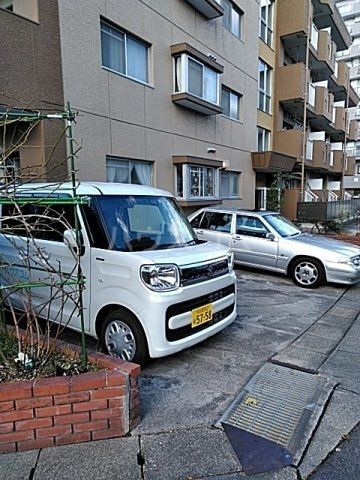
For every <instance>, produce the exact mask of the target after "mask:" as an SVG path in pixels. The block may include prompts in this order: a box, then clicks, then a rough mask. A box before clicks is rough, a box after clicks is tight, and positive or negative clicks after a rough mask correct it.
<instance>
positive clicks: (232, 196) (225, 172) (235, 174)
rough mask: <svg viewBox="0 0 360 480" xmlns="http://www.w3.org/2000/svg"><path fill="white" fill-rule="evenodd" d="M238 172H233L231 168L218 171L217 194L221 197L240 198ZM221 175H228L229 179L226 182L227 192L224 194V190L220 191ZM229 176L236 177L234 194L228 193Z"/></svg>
mask: <svg viewBox="0 0 360 480" xmlns="http://www.w3.org/2000/svg"><path fill="white" fill-rule="evenodd" d="M240 175H241V173H240V172H234V171H231V170H221V171H220V178H219V195H220V197H221V198H240ZM223 176H228V179H229V184H228V192H229V193H228V194H227V195H224V192H223V191H222V188H221V186H222V177H223ZM230 177H236V178H235V185H236V194H235V195H230Z"/></svg>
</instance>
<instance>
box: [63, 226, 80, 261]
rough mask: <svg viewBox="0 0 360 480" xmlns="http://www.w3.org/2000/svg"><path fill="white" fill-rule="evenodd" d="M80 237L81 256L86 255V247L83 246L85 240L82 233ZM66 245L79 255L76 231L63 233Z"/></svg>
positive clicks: (70, 229)
mask: <svg viewBox="0 0 360 480" xmlns="http://www.w3.org/2000/svg"><path fill="white" fill-rule="evenodd" d="M79 235H80V244H81V245H80V256H82V255H84V253H85V247H84V245H83V238H82V235H81V232H79ZM63 241H64V244H65V245H66V246H67V247H69V248H70V249H71V250H73V252H74V253H75V254H77V243H76V231H75V230H74V229H73V228H68V229H67V230H65V231H64V233H63Z"/></svg>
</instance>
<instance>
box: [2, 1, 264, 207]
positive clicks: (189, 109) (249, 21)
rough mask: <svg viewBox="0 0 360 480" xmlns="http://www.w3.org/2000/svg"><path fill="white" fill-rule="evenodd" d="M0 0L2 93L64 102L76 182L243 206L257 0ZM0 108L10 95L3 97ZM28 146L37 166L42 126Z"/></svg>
mask: <svg viewBox="0 0 360 480" xmlns="http://www.w3.org/2000/svg"><path fill="white" fill-rule="evenodd" d="M30 3H31V6H32V8H30V7H29V4H30ZM25 4H27V10H24V8H25ZM49 4H51V8H49ZM0 6H1V7H2V10H0V16H1V17H0V20H1V25H2V29H1V33H0V35H1V43H2V45H5V48H4V47H3V48H2V53H0V55H1V57H5V56H6V58H7V63H6V69H7V70H9V71H11V72H12V73H13V75H12V76H11V78H10V77H9V76H8V75H7V74H5V73H4V71H3V74H0V85H1V87H2V86H3V85H7V83H9V79H10V82H11V88H10V90H11V93H10V96H11V97H12V98H19V97H21V96H24V97H25V98H23V99H21V100H22V104H21V105H19V104H18V103H17V102H12V103H11V106H12V107H17V108H19V106H20V107H21V108H25V107H27V108H40V107H41V106H42V107H46V108H49V104H51V105H52V106H53V107H54V106H56V105H57V106H59V108H61V107H62V106H63V105H66V103H67V102H70V103H71V106H72V108H73V109H74V110H76V111H77V112H78V116H77V119H76V124H75V125H74V128H73V131H74V136H75V139H76V141H77V142H78V144H79V145H80V144H81V149H80V150H79V152H78V160H77V169H78V177H79V178H80V179H82V180H94V181H109V182H131V183H142V184H148V185H153V186H156V187H160V188H164V189H166V190H170V191H171V192H173V193H175V195H176V196H177V198H178V200H179V201H180V204H181V205H182V206H183V207H184V208H185V209H186V211H191V210H194V209H196V208H198V207H199V206H201V205H203V204H207V205H209V204H221V203H223V204H226V205H233V206H239V207H248V208H251V207H253V206H254V195H255V194H254V192H255V172H254V170H253V168H252V161H251V152H252V151H254V150H255V149H256V124H257V121H256V111H257V109H256V98H257V75H258V60H257V59H258V41H257V38H258V36H257V29H258V15H259V2H258V0H163V1H159V0H119V1H116V2H115V1H111V0H94V1H91V2H89V1H86V0H78V1H76V2H74V1H72V0H62V1H59V2H48V1H46V0H30V2H27V1H24V0H12V1H11V0H0ZM21 8H23V9H21ZM3 25H4V26H5V28H3ZM14 36H15V38H16V39H17V41H16V42H14ZM4 42H5V43H4ZM19 43H20V44H21V45H24V50H23V51H22V49H21V48H19ZM15 45H16V46H15ZM31 50H32V52H31ZM9 51H10V52H11V55H10V56H9V54H8V52H9ZM1 61H3V58H1ZM34 63H35V67H34V69H33V70H31V71H28V70H29V69H31V68H33V65H34ZM26 77H31V81H29V82H27V80H26ZM24 84H26V86H25V87H24ZM7 86H8V85H7ZM1 87H0V92H1V90H2V88H1ZM30 99H36V101H33V102H31V101H30ZM38 100H40V102H38ZM0 104H3V105H5V106H6V105H9V104H10V103H9V102H8V101H7V99H6V97H4V96H2V97H1V98H0ZM3 108H4V107H3ZM43 123H44V125H45V122H43ZM51 125H52V124H51ZM42 128H43V129H46V128H48V127H47V126H43V127H42ZM34 135H35V134H34ZM34 142H35V143H34ZM34 142H33V146H34V147H35V146H36V148H42V149H43V156H42V159H43V162H44V164H46V148H47V147H46V145H49V144H53V143H54V138H51V137H49V136H46V132H43V134H42V135H39V134H38V135H37V136H35V138H34ZM36 142H38V143H36ZM30 151H33V152H34V151H35V150H31V149H30ZM57 158H58V157H57ZM38 160H39V158H38V156H37V158H34V157H33V161H34V162H38ZM18 161H19V162H20V164H21V165H22V164H23V162H24V161H25V155H24V152H23V151H22V150H21V151H20V152H19V159H18ZM27 161H29V159H28V158H27ZM45 177H47V178H48V179H52V175H51V172H45V174H44V178H45Z"/></svg>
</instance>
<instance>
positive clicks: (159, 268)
mask: <svg viewBox="0 0 360 480" xmlns="http://www.w3.org/2000/svg"><path fill="white" fill-rule="evenodd" d="M140 275H141V280H142V281H143V282H144V284H145V285H146V286H147V287H148V288H150V290H153V291H154V292H166V291H169V290H176V289H177V288H179V285H180V275H179V268H178V267H177V266H176V265H173V264H162V265H161V264H160V265H143V266H142V267H141V269H140Z"/></svg>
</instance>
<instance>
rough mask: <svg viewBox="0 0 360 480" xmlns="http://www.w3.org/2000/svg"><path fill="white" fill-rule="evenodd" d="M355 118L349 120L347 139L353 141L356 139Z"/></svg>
mask: <svg viewBox="0 0 360 480" xmlns="http://www.w3.org/2000/svg"><path fill="white" fill-rule="evenodd" d="M357 132H358V130H357V120H350V121H349V130H348V140H350V141H351V142H354V141H356V140H357Z"/></svg>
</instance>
